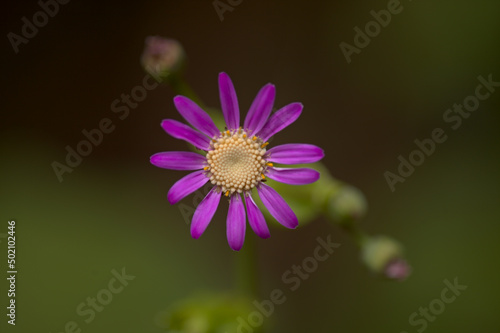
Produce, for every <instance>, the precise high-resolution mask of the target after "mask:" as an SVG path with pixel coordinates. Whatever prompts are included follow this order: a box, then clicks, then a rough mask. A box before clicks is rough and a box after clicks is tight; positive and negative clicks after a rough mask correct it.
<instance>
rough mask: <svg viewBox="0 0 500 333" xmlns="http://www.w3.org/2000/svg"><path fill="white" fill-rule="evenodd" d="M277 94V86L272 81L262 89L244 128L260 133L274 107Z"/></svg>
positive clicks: (250, 110) (251, 108) (254, 101)
mask: <svg viewBox="0 0 500 333" xmlns="http://www.w3.org/2000/svg"><path fill="white" fill-rule="evenodd" d="M275 96H276V88H275V87H274V85H272V84H270V83H268V84H266V85H265V86H264V87H262V89H260V91H259V93H258V94H257V96H256V97H255V99H254V100H253V103H252V106H250V109H249V110H248V113H247V116H246V118H245V124H244V127H243V128H244V129H248V130H250V131H251V132H252V133H258V132H259V131H260V130H261V128H262V127H263V126H264V124H265V123H266V122H267V119H268V118H269V114H270V113H271V110H272V109H273V105H274V97H275Z"/></svg>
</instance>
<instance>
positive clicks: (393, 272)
mask: <svg viewBox="0 0 500 333" xmlns="http://www.w3.org/2000/svg"><path fill="white" fill-rule="evenodd" d="M384 273H385V276H386V277H388V278H389V279H393V280H400V281H402V280H404V279H406V278H407V277H408V276H409V275H410V273H411V267H410V265H408V263H407V262H406V260H404V259H401V258H397V259H394V260H391V261H390V262H389V264H387V266H385V271H384Z"/></svg>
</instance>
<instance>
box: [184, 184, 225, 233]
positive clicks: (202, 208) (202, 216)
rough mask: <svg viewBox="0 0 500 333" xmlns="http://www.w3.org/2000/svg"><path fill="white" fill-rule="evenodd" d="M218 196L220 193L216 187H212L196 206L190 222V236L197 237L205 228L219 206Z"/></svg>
mask: <svg viewBox="0 0 500 333" xmlns="http://www.w3.org/2000/svg"><path fill="white" fill-rule="evenodd" d="M220 197H221V194H220V193H217V187H213V188H212V190H210V192H208V194H207V196H206V197H205V198H203V200H202V201H201V202H200V204H199V205H198V207H197V208H196V211H195V212H194V215H193V220H192V222H191V236H192V237H193V238H199V237H200V236H201V235H202V234H203V232H205V229H207V226H208V224H209V223H210V221H211V220H212V217H214V214H215V211H216V210H217V207H218V206H219V201H220Z"/></svg>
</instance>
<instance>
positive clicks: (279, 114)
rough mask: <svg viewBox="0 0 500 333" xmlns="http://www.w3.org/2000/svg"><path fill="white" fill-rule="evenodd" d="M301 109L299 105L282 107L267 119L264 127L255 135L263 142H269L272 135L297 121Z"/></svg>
mask: <svg viewBox="0 0 500 333" xmlns="http://www.w3.org/2000/svg"><path fill="white" fill-rule="evenodd" d="M302 108H303V106H302V104H301V103H292V104H288V105H286V106H284V107H282V108H281V109H279V110H278V111H276V112H275V113H274V114H273V115H272V116H271V118H269V120H268V121H267V123H266V124H265V125H264V127H262V129H261V130H260V132H259V133H257V136H259V137H260V138H261V139H262V140H263V141H267V140H269V138H270V137H272V136H273V135H274V134H276V133H278V132H279V131H281V130H282V129H284V128H285V127H287V126H288V125H290V124H291V123H293V122H294V121H295V120H297V118H299V116H300V114H301V112H302Z"/></svg>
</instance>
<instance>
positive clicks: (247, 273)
mask: <svg viewBox="0 0 500 333" xmlns="http://www.w3.org/2000/svg"><path fill="white" fill-rule="evenodd" d="M253 236H254V235H249V237H246V239H245V245H244V246H243V249H242V250H241V251H240V252H239V253H237V258H236V260H237V263H236V280H237V288H238V290H239V291H241V292H242V293H243V294H246V295H248V296H250V297H258V282H257V280H258V274H257V255H256V247H255V237H253Z"/></svg>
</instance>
